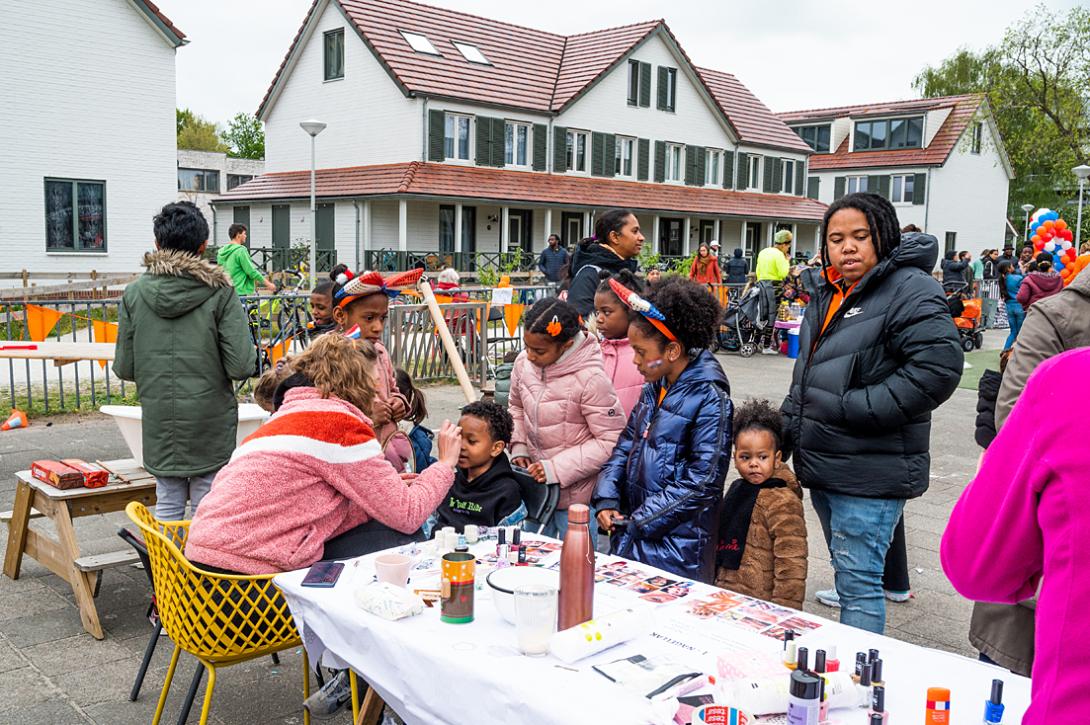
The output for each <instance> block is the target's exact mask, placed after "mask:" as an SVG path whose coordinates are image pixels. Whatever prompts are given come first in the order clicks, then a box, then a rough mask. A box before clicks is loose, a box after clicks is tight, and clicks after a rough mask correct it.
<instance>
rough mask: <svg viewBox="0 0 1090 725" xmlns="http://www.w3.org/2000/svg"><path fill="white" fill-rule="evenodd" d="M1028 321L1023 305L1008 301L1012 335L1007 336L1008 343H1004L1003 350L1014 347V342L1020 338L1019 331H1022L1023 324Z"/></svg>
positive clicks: (1008, 321) (1008, 318) (1008, 317)
mask: <svg viewBox="0 0 1090 725" xmlns="http://www.w3.org/2000/svg"><path fill="white" fill-rule="evenodd" d="M1025 321H1026V311H1025V310H1024V309H1023V308H1022V305H1021V303H1019V302H1011V301H1010V300H1008V301H1007V323H1008V324H1010V334H1008V335H1007V341H1006V342H1005V343H1003V349H1004V350H1009V349H1010V348H1012V347H1014V340H1015V338H1017V337H1018V331H1019V330H1021V329H1022V323H1023V322H1025Z"/></svg>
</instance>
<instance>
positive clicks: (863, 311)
mask: <svg viewBox="0 0 1090 725" xmlns="http://www.w3.org/2000/svg"><path fill="white" fill-rule="evenodd" d="M937 256H938V240H936V239H935V238H934V237H932V236H929V235H926V234H915V233H910V234H905V235H904V236H903V237H902V238H901V244H900V245H898V246H897V247H896V248H895V249H894V250H893V252H892V253H891V254H890V256H888V257H887V258H885V259H883V260H882V261H880V262H879V263H878V265H877V266H875V267H874V269H872V270H871V271H870V272H868V273H867V274H866V275H865V276H864V277H863V279H861V280H860V281H859V282H858V283H857V284H856V285H855V287H854V289H852V291H851V292H850V294H849V295H848V298H847V299H846V300H844V303H843V304H842V305H841V306H840V309H839V310H838V311H837V313H836V315H835V316H834V317H833V319H832V321H831V322H830V323H829V327H828V328H827V329H826V331H825V334H824V335H821V339H820V340H818V344H817V346H816V347H814V343H815V340H817V338H818V335H819V333H820V331H821V326H822V323H823V322H824V320H825V314H826V311H827V310H828V309H829V304H830V302H831V300H832V297H833V286H832V284H833V283H831V282H829V281H828V280H826V281H824V283H823V284H822V286H821V289H820V290H819V292H818V294H817V295H815V297H814V299H813V300H812V302H811V304H810V305H809V306H808V307H807V308H806V316H805V317H804V319H803V323H802V329H801V331H800V337H799V350H800V352H799V358H798V360H797V361H796V362H795V372H794V375H793V378H792V381H791V390H790V392H789V393H788V395H787V399H786V400H784V403H783V408H782V411H783V414H784V417H785V423H786V431H785V434H786V444H787V445H786V446H785V448H786V449H787V450H791V449H794V451H795V455H796V463H795V473H796V474H797V475H798V478H799V481H800V482H801V483H802V485H803V486H806V487H808V488H815V489H822V490H826V491H829V492H832V493H840V494H848V495H853V496H867V497H872V498H913V497H916V496H919V495H921V494H922V493H923V492H924V491H926V490H927V484H928V473H929V468H930V464H931V457H930V453H929V446H930V438H931V411H933V410H934V409H935V408H937V407H939V405H941V404H942V403H943V402H944V401H945V400H946V399H947V398H949V397H950V395H951V394H953V392H954V389H955V388H956V387H957V384H958V381H959V380H960V379H961V373H962V365H963V362H964V356H963V353H962V351H961V348H960V347H959V346H958V334H957V330H956V329H955V328H954V323H953V320H952V319H951V317H950V313H949V311H948V310H947V308H946V299H945V297H944V296H943V292H942V289H941V288H940V287H939V284H938V282H936V281H935V280H934V279H933V278H932V277H931V274H930V272H931V269H932V268H933V267H934V266H935V259H936V257H937ZM822 257H823V258H827V257H828V255H826V254H823V255H822ZM827 272H831V270H827Z"/></svg>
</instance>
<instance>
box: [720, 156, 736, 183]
mask: <svg viewBox="0 0 1090 725" xmlns="http://www.w3.org/2000/svg"><path fill="white" fill-rule="evenodd" d="M723 188H724V189H733V188H734V152H733V151H724V152H723Z"/></svg>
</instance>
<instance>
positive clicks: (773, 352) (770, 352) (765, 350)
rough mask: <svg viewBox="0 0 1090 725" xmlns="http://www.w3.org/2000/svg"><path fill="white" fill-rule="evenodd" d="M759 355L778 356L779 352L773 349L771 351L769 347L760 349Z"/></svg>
mask: <svg viewBox="0 0 1090 725" xmlns="http://www.w3.org/2000/svg"><path fill="white" fill-rule="evenodd" d="M761 354H762V355H779V354H780V351H779V350H774V349H772V348H770V347H762V348H761Z"/></svg>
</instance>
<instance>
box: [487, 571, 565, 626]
mask: <svg viewBox="0 0 1090 725" xmlns="http://www.w3.org/2000/svg"><path fill="white" fill-rule="evenodd" d="M485 581H487V582H488V588H489V589H491V590H492V601H493V602H495V603H496V609H498V610H499V612H500V616H502V617H503V618H504V619H506V620H507V621H508V622H510V623H511V624H514V623H515V590H516V589H518V588H519V587H525V586H530V585H541V586H550V587H556V588H559V587H560V572H558V571H556V570H554V569H542V568H540V567H536V566H509V567H506V568H504V569H496V570H495V571H493V572H492V573H490V574H489V575H488V577H487V578H486V579H485Z"/></svg>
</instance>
